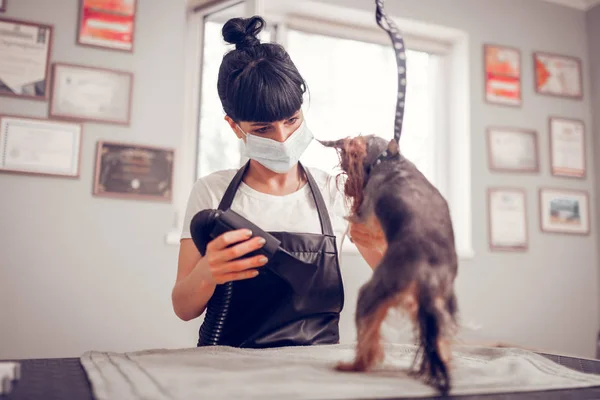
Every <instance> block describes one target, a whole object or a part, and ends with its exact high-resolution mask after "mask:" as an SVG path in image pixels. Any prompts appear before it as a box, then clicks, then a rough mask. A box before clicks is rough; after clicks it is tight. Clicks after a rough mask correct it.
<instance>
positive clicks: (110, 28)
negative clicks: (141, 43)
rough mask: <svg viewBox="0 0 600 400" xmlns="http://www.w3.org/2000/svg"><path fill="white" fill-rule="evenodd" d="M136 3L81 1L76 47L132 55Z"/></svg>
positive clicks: (132, 0)
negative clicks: (80, 46) (108, 50)
mask: <svg viewBox="0 0 600 400" xmlns="http://www.w3.org/2000/svg"><path fill="white" fill-rule="evenodd" d="M136 10H137V0H80V13H79V28H78V32H77V43H78V44H80V45H82V46H92V47H100V48H104V49H111V50H122V51H128V52H133V36H134V30H135V15H136Z"/></svg>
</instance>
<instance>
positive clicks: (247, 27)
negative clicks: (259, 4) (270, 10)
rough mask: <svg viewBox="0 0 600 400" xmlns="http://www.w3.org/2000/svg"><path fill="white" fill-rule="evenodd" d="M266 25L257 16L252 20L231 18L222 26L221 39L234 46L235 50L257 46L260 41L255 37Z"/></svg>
mask: <svg viewBox="0 0 600 400" xmlns="http://www.w3.org/2000/svg"><path fill="white" fill-rule="evenodd" d="M265 25H266V23H265V20H264V19H262V18H261V17H259V16H254V17H252V18H232V19H230V20H229V21H227V22H226V23H225V25H223V29H222V34H223V39H225V41H226V42H227V43H230V44H235V48H236V49H238V50H239V49H243V48H246V47H253V46H258V45H259V44H260V40H258V38H257V37H256V36H258V34H259V33H260V31H262V30H263V28H264V27H265Z"/></svg>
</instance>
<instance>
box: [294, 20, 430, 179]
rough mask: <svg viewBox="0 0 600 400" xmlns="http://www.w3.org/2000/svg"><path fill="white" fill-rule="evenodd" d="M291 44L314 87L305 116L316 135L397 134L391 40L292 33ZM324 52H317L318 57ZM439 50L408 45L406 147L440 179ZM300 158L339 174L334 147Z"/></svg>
mask: <svg viewBox="0 0 600 400" xmlns="http://www.w3.org/2000/svg"><path fill="white" fill-rule="evenodd" d="M286 48H287V50H288V52H289V54H290V56H291V57H292V60H293V61H294V63H295V64H296V66H297V67H298V69H299V71H300V73H301V74H302V75H303V77H304V79H305V80H306V82H307V85H308V88H309V96H307V100H309V101H307V102H306V106H305V107H304V108H305V116H306V119H307V123H308V125H309V127H310V128H311V129H312V131H313V133H314V135H315V137H317V138H319V139H324V140H332V139H339V138H342V137H346V136H356V135H359V134H375V135H378V136H382V137H384V138H386V139H392V138H393V135H394V123H395V113H396V98H397V88H398V87H397V76H398V75H397V66H396V59H395V55H394V51H393V49H392V47H391V46H390V44H389V43H388V44H378V43H369V42H363V41H357V40H350V39H345V38H341V37H333V36H325V35H321V34H312V33H305V32H301V31H297V30H288V34H287V41H286ZM315 55H318V56H315ZM436 57H439V56H436V55H433V54H430V53H427V52H424V51H418V50H411V49H408V51H407V63H408V65H407V69H408V79H407V84H408V86H407V94H406V96H407V100H408V101H407V103H406V110H405V117H404V127H403V134H402V137H401V141H400V143H401V144H400V147H401V151H402V152H403V154H404V155H405V156H406V157H407V158H408V159H410V160H411V161H413V162H414V163H415V164H416V165H417V167H418V168H419V169H420V170H421V172H423V173H424V174H425V176H427V178H428V179H430V180H431V181H432V182H433V183H434V184H438V183H440V181H441V179H442V177H441V176H439V175H438V174H437V161H438V160H439V159H440V157H438V156H437V154H436V153H437V147H436V136H435V134H434V130H433V121H434V120H435V117H436V114H439V113H441V112H442V110H438V109H436V102H435V101H434V100H435V98H436V95H437V93H436V90H435V79H433V77H435V76H436V68H437V65H438V63H435V62H433V61H434V59H435V58H436ZM302 161H303V162H304V163H305V164H306V165H309V166H315V167H318V168H321V169H324V170H326V171H331V172H334V171H335V167H336V165H337V164H338V158H337V156H336V154H335V151H333V150H332V149H327V148H324V147H323V146H321V145H320V144H319V143H318V142H313V143H312V144H311V146H310V147H309V149H307V151H306V153H305V155H304V157H303V158H302Z"/></svg>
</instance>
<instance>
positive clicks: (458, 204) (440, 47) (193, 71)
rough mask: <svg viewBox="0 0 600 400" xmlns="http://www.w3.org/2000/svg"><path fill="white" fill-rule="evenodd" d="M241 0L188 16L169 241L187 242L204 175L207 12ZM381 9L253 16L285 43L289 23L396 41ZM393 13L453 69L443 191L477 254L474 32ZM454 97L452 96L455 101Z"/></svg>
mask: <svg viewBox="0 0 600 400" xmlns="http://www.w3.org/2000/svg"><path fill="white" fill-rule="evenodd" d="M239 2H240V0H231V1H222V2H219V4H217V5H215V6H212V7H206V8H205V9H203V10H202V11H201V12H191V11H190V13H189V14H188V27H187V28H188V29H187V38H186V42H187V43H186V48H187V51H186V56H187V59H186V79H185V84H186V99H185V122H184V134H183V138H182V142H181V146H180V149H179V152H178V153H179V157H178V162H177V164H176V168H177V169H176V171H175V172H176V178H175V190H174V205H175V208H176V213H177V216H178V218H177V220H178V226H176V227H175V228H174V231H173V232H171V233H170V237H168V238H167V242H169V243H173V244H178V243H179V232H180V231H181V223H182V220H183V218H182V217H183V214H184V213H185V207H186V204H187V199H188V196H189V193H190V191H191V189H192V186H193V184H194V178H195V175H196V165H195V161H196V149H197V133H198V122H199V116H198V110H199V109H200V108H199V105H200V90H201V88H200V75H201V64H202V32H203V22H204V17H205V16H206V15H207V14H210V13H213V12H215V11H218V10H219V9H222V8H224V7H227V6H231V5H233V4H236V3H239ZM373 12H374V10H373V11H365V10H358V9H351V8H347V7H342V6H336V5H331V4H326V3H321V2H319V1H309V0H303V1H294V0H275V1H270V2H268V3H267V4H265V2H264V0H247V1H246V14H247V15H262V16H264V17H265V19H266V20H267V21H268V22H269V23H271V24H277V29H276V33H275V34H276V37H275V39H276V40H277V42H279V43H281V44H282V45H283V46H285V44H286V43H285V31H286V29H287V28H288V27H290V28H293V29H296V30H303V31H305V32H311V33H319V34H325V35H330V36H335V37H343V38H350V39H357V40H361V41H372V42H375V43H384V44H390V42H389V38H388V37H387V36H386V34H385V32H383V30H381V29H380V28H379V27H378V26H376V24H375V22H374V15H373ZM324 16H326V19H325V20H324ZM392 18H393V19H394V21H395V22H396V24H397V25H398V26H399V27H400V28H401V30H402V32H403V35H404V38H405V41H406V45H407V47H408V48H412V49H415V50H422V51H427V52H432V53H444V54H445V57H443V60H444V61H443V62H444V63H445V67H446V68H447V70H448V74H445V76H444V77H443V78H444V79H446V80H447V81H448V82H447V85H444V89H445V92H446V96H444V98H443V99H440V101H444V102H446V103H447V104H446V106H447V107H446V109H447V110H448V112H447V115H445V116H440V118H439V119H436V125H437V127H439V128H436V129H435V132H436V134H437V133H438V132H443V134H441V135H439V136H436V146H438V150H440V149H445V151H438V152H437V153H438V154H440V155H446V159H443V160H440V162H439V163H438V166H437V167H438V168H437V169H438V170H437V171H436V172H437V173H438V174H440V175H439V176H441V177H442V178H441V179H440V181H441V183H442V187H440V191H441V192H442V193H443V194H444V196H445V197H446V199H447V200H448V203H449V205H450V209H451V214H452V220H453V224H454V231H455V236H456V246H457V252H458V255H459V258H460V259H472V258H473V257H474V255H475V254H474V250H473V240H472V207H471V203H472V199H471V197H472V193H471V123H470V121H471V113H470V103H471V99H470V86H471V84H470V66H469V57H470V54H469V36H468V34H467V33H466V32H464V31H461V30H457V29H454V28H448V27H443V26H439V25H434V24H429V23H424V22H421V21H416V20H411V19H405V18H397V17H392ZM438 78H440V77H438ZM450 94H452V101H449V95H450ZM450 138H451V140H450ZM169 239H170V240H169ZM345 242H346V241H345ZM344 247H346V246H344ZM352 247H353V248H354V249H355V247H354V246H352ZM345 250H346V249H344V251H345Z"/></svg>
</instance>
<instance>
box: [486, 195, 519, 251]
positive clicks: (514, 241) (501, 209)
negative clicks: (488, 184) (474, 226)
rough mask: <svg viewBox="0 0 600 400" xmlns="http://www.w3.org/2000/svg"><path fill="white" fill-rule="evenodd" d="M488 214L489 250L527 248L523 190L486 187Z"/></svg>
mask: <svg viewBox="0 0 600 400" xmlns="http://www.w3.org/2000/svg"><path fill="white" fill-rule="evenodd" d="M488 215H489V243H490V249H491V250H501V251H524V250H527V248H528V230H527V204H526V194H525V190H523V189H518V188H490V189H488Z"/></svg>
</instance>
